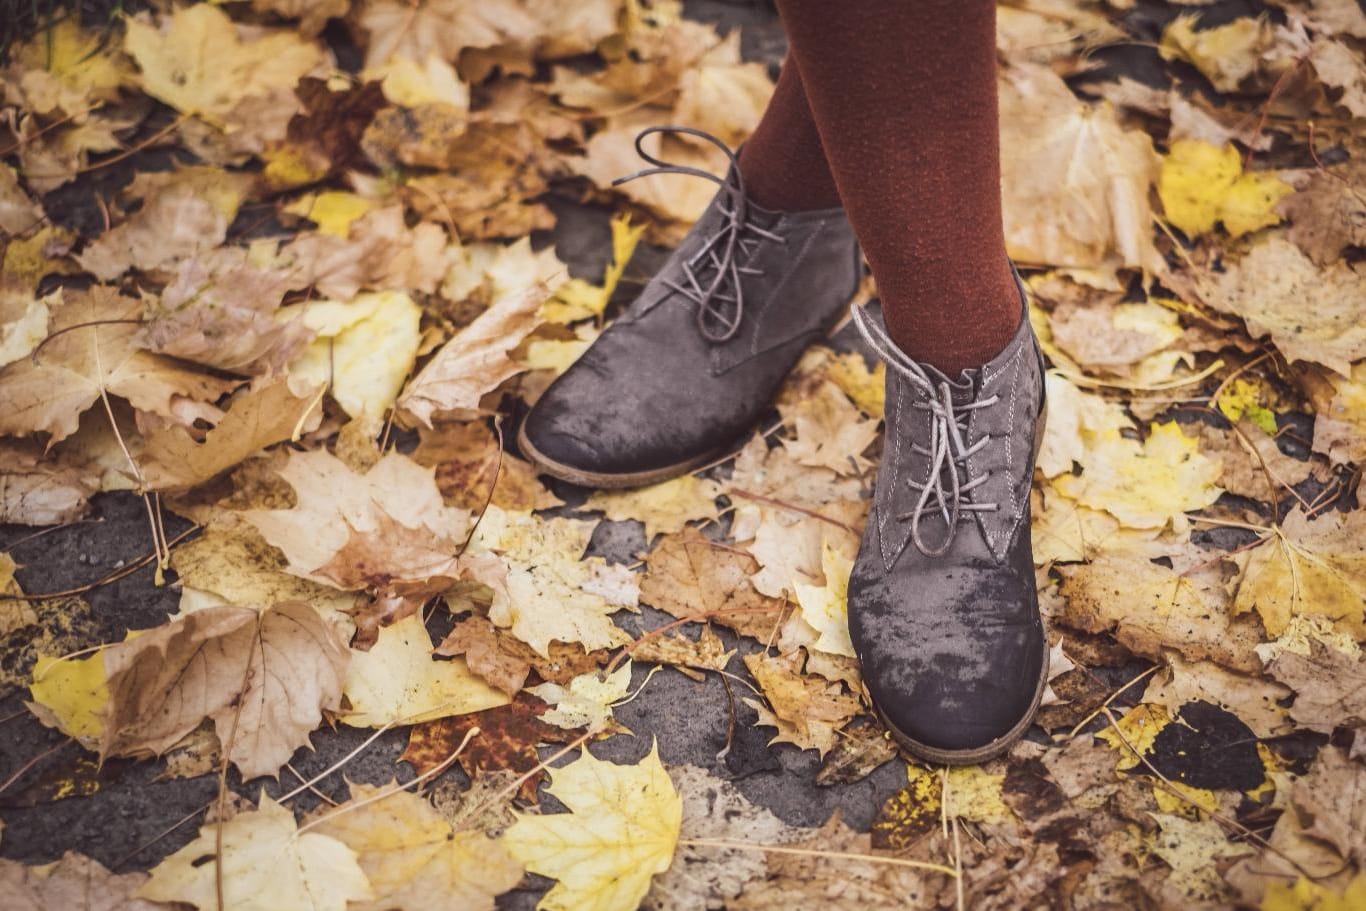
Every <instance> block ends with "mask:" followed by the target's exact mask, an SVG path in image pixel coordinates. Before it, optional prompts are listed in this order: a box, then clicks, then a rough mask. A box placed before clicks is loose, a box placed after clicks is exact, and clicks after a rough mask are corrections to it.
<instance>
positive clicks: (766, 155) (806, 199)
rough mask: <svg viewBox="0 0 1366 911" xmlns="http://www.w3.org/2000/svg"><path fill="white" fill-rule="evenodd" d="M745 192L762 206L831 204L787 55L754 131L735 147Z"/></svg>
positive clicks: (820, 154)
mask: <svg viewBox="0 0 1366 911" xmlns="http://www.w3.org/2000/svg"><path fill="white" fill-rule="evenodd" d="M740 173H741V174H743V175H744V178H745V192H746V194H747V195H748V196H749V198H750V199H752V200H754V201H755V202H756V203H758V204H759V205H761V206H763V207H764V208H766V209H773V210H775V211H779V212H800V211H804V210H811V209H833V208H835V207H836V206H838V205H839V204H840V196H839V191H838V190H836V189H835V180H834V178H833V177H832V176H831V175H830V166H829V165H828V164H826V161H825V150H824V149H822V148H821V138H820V134H819V133H817V132H816V122H815V121H814V120H812V119H811V109H810V108H809V107H808V106H807V104H806V92H805V90H804V89H803V87H802V79H801V76H800V75H799V73H798V71H797V67H796V66H794V65H793V63H792V61H791V60H790V59H789V60H788V61H787V63H786V64H784V66H783V71H782V73H781V75H779V77H778V85H777V86H776V87H775V88H774V89H773V97H772V98H771V99H770V100H769V102H768V107H767V108H765V109H764V116H763V118H762V119H761V120H760V121H759V125H758V126H757V127H755V129H754V133H753V134H752V135H751V136H750V137H749V139H747V140H746V141H745V144H744V145H743V146H742V147H741V149H740Z"/></svg>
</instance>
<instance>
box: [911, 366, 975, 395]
mask: <svg viewBox="0 0 1366 911" xmlns="http://www.w3.org/2000/svg"><path fill="white" fill-rule="evenodd" d="M921 366H922V367H923V368H924V369H925V373H927V374H928V375H929V377H930V382H932V383H933V384H934V392H935V395H936V396H937V395H938V394H939V387H940V385H941V384H943V383H948V385H949V395H950V397H951V398H952V399H953V404H955V405H970V404H972V402H973V401H974V400H975V399H976V398H977V387H978V383H979V381H980V379H981V376H982V371H981V369H980V368H977V367H972V368H968V369H965V370H963V371H962V372H961V373H959V374H958V378H957V379H952V380H951V379H949V377H948V376H947V375H946V374H945V373H944V371H942V370H940V369H939V368H938V367H936V366H934V365H933V364H922V365H921Z"/></svg>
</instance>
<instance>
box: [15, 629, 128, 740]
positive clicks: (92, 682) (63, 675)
mask: <svg viewBox="0 0 1366 911" xmlns="http://www.w3.org/2000/svg"><path fill="white" fill-rule="evenodd" d="M29 694H30V695H31V696H32V697H33V702H31V703H29V708H30V709H32V710H33V712H34V714H36V715H37V716H38V718H39V719H40V720H41V721H42V722H43V723H44V724H46V725H48V726H49V727H55V728H57V729H58V730H59V731H61V732H62V733H64V734H67V735H69V736H71V737H75V738H76V739H77V740H79V741H81V743H83V744H85V745H87V746H89V747H90V748H92V749H94V748H95V747H96V746H98V744H99V740H100V738H101V737H102V736H103V734H104V714H105V712H106V711H107V709H108V706H109V685H108V676H107V675H106V674H105V670H104V657H103V656H102V655H100V654H99V653H98V652H96V653H95V654H93V655H87V656H86V657H84V658H52V657H49V656H47V655H43V656H41V657H39V658H38V661H37V663H36V664H34V665H33V683H32V684H30V685H29Z"/></svg>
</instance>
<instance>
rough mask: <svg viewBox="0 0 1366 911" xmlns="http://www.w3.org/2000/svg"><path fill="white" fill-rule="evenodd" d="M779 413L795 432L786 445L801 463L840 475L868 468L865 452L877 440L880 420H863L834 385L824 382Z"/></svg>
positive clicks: (855, 472) (781, 405) (857, 472)
mask: <svg viewBox="0 0 1366 911" xmlns="http://www.w3.org/2000/svg"><path fill="white" fill-rule="evenodd" d="M778 411H779V413H780V414H781V415H782V416H783V422H784V423H785V424H787V425H788V426H790V427H791V428H792V429H793V430H794V431H795V432H796V439H784V440H783V446H784V447H786V449H787V451H788V453H790V454H791V456H792V458H793V459H795V460H796V461H797V462H798V463H799V464H801V465H807V466H810V467H813V468H828V469H829V470H831V471H833V472H835V474H839V475H849V474H860V473H862V472H863V470H864V469H865V468H867V465H868V463H867V461H866V460H865V459H864V458H863V451H864V450H865V449H867V448H868V447H869V446H870V445H872V442H873V440H874V439H876V438H877V421H875V420H871V419H867V418H863V417H862V416H861V415H860V414H859V412H858V410H857V409H856V408H855V407H854V405H853V404H852V403H851V402H850V401H849V399H848V397H847V396H845V394H844V393H843V392H841V391H840V389H839V387H837V386H836V385H835V384H834V383H833V382H830V383H821V384H820V385H819V386H818V387H817V388H816V390H815V392H814V393H812V394H809V395H807V396H804V397H803V398H802V399H801V400H799V401H798V402H796V403H794V404H783V403H779V405H778Z"/></svg>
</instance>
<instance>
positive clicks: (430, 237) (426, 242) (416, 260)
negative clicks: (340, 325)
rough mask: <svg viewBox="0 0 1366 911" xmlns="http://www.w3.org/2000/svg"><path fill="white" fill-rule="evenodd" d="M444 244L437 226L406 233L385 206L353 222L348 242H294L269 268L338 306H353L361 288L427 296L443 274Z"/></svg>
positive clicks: (308, 237)
mask: <svg viewBox="0 0 1366 911" xmlns="http://www.w3.org/2000/svg"><path fill="white" fill-rule="evenodd" d="M448 244H449V239H448V238H447V236H446V232H445V231H444V230H442V229H441V227H440V226H439V225H434V224H432V223H430V222H419V223H418V224H417V225H415V226H413V227H411V228H410V227H408V225H407V223H406V221H405V217H404V211H403V207H402V206H397V205H395V206H385V207H384V208H380V209H374V210H373V211H370V212H367V213H365V214H364V215H362V216H360V217H359V218H357V219H356V220H355V221H354V222H352V223H351V226H350V231H349V233H348V234H347V236H346V237H337V236H335V235H332V234H323V233H312V234H302V235H300V236H298V237H296V238H295V239H294V240H292V241H290V242H289V243H287V244H285V245H284V246H283V247H281V248H280V251H279V255H278V256H277V258H276V262H275V263H274V264H273V265H274V266H275V267H276V268H279V269H283V270H286V271H287V272H288V273H289V274H290V276H291V277H292V281H293V282H294V283H295V284H296V285H298V286H303V287H306V286H308V285H313V286H314V287H316V288H317V289H318V292H319V293H320V294H323V295H326V296H327V297H328V298H332V299H335V300H338V301H349V300H352V299H353V298H355V296H356V294H357V292H359V291H360V290H361V289H362V288H370V289H374V290H394V291H404V292H407V291H422V292H424V293H431V292H432V291H435V290H436V286H437V284H438V283H439V282H440V280H441V276H442V275H444V274H445V272H446V252H445V251H446V247H447V246H448Z"/></svg>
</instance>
